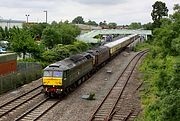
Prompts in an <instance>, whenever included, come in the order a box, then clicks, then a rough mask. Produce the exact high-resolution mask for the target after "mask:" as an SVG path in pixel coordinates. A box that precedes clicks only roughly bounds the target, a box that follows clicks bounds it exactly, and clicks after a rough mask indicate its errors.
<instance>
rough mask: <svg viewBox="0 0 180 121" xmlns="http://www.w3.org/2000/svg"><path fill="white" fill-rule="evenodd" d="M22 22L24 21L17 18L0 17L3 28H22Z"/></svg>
mask: <svg viewBox="0 0 180 121" xmlns="http://www.w3.org/2000/svg"><path fill="white" fill-rule="evenodd" d="M23 23H25V21H19V20H11V19H9V20H7V19H0V26H1V27H2V28H3V29H4V28H5V27H7V28H8V29H9V28H12V27H14V26H15V27H19V28H22V25H23Z"/></svg>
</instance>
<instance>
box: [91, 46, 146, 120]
mask: <svg viewBox="0 0 180 121" xmlns="http://www.w3.org/2000/svg"><path fill="white" fill-rule="evenodd" d="M147 52H148V50H144V51H141V52H139V53H138V54H137V55H136V56H134V58H132V60H131V61H130V62H129V64H128V65H127V66H126V68H125V69H124V71H123V72H122V74H121V75H120V76H119V78H118V79H117V81H116V82H115V84H114V85H113V87H112V88H111V89H110V91H109V93H108V94H107V95H106V97H105V98H104V99H103V101H102V102H101V104H100V105H99V106H98V108H97V109H96V110H95V111H94V112H93V114H92V116H91V117H90V118H89V121H108V120H110V119H111V118H112V115H113V113H114V110H115V108H116V105H117V103H118V101H119V100H120V98H121V96H122V93H123V91H124V89H125V87H126V85H127V83H128V81H129V79H130V77H131V75H132V73H133V71H134V69H135V67H136V65H137V63H138V61H139V60H140V59H141V58H142V57H143V55H144V54H146V53H147ZM131 113H132V112H131ZM131 113H130V114H129V115H128V116H130V115H131ZM126 119H128V117H127V118H125V120H126Z"/></svg>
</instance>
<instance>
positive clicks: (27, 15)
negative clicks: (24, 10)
mask: <svg viewBox="0 0 180 121" xmlns="http://www.w3.org/2000/svg"><path fill="white" fill-rule="evenodd" d="M29 16H30V15H29V14H26V17H27V23H28V17H29Z"/></svg>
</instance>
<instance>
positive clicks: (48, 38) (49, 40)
mask: <svg viewBox="0 0 180 121" xmlns="http://www.w3.org/2000/svg"><path fill="white" fill-rule="evenodd" d="M42 39H43V42H44V44H45V45H46V47H48V48H53V47H54V46H55V45H56V44H60V43H61V42H62V41H61V35H60V34H59V33H58V31H57V30H56V29H55V28H52V27H47V28H46V29H44V30H43V33H42Z"/></svg>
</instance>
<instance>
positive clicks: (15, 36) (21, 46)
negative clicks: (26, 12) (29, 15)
mask: <svg viewBox="0 0 180 121" xmlns="http://www.w3.org/2000/svg"><path fill="white" fill-rule="evenodd" d="M11 48H12V50H13V51H15V52H18V53H23V59H25V55H26V53H33V52H34V51H36V44H35V42H34V39H33V38H32V37H31V34H30V33H29V31H27V30H24V29H21V30H16V32H14V33H12V40H11Z"/></svg>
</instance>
